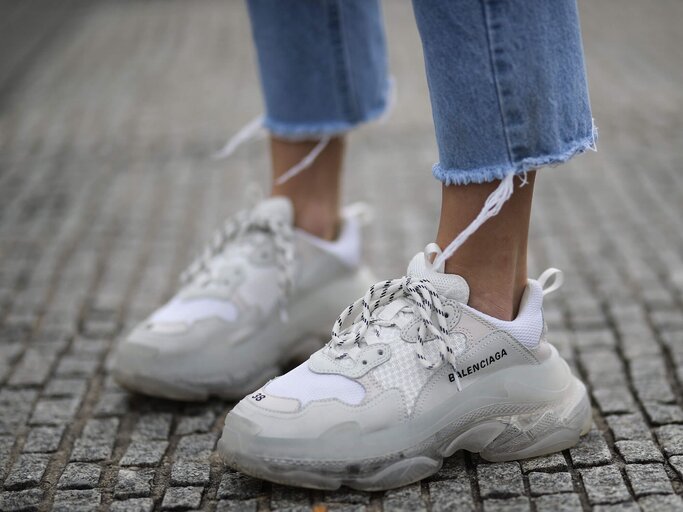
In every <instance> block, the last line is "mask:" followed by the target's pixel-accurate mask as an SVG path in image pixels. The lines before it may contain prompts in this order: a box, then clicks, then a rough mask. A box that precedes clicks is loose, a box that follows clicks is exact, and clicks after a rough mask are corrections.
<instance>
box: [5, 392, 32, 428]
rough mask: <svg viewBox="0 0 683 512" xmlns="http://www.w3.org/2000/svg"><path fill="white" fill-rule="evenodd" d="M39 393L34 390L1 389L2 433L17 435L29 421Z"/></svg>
mask: <svg viewBox="0 0 683 512" xmlns="http://www.w3.org/2000/svg"><path fill="white" fill-rule="evenodd" d="M37 395H38V393H37V392H36V391H33V390H28V389H22V390H8V389H3V390H0V434H11V435H15V433H16V431H17V430H18V429H19V428H20V427H21V426H22V425H24V424H26V422H27V421H28V418H29V416H30V415H31V410H32V409H33V402H34V400H35V398H36V396H37Z"/></svg>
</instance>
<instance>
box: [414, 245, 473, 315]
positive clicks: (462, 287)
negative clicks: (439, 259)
mask: <svg viewBox="0 0 683 512" xmlns="http://www.w3.org/2000/svg"><path fill="white" fill-rule="evenodd" d="M408 276H410V277H413V278H415V279H427V280H428V281H429V282H430V283H432V286H434V289H435V290H436V291H437V292H438V293H439V294H440V295H443V296H444V297H447V298H449V299H454V300H456V301H458V302H462V303H463V304H467V301H468V300H469V298H470V287H469V286H468V284H467V281H465V279H464V278H462V277H460V276H459V275H457V274H445V273H443V272H439V271H438V270H437V269H435V268H433V267H432V266H431V264H428V263H427V256H426V254H425V253H423V252H418V253H417V254H416V255H415V256H413V259H412V260H410V264H409V265H408Z"/></svg>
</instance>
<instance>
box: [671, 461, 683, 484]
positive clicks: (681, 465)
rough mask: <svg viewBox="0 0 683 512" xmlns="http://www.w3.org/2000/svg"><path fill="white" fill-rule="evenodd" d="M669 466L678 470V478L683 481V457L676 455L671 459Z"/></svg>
mask: <svg viewBox="0 0 683 512" xmlns="http://www.w3.org/2000/svg"><path fill="white" fill-rule="evenodd" d="M669 464H671V467H672V468H674V469H675V470H676V473H678V478H680V479H681V480H683V456H680V455H676V456H674V457H671V458H670V459H669Z"/></svg>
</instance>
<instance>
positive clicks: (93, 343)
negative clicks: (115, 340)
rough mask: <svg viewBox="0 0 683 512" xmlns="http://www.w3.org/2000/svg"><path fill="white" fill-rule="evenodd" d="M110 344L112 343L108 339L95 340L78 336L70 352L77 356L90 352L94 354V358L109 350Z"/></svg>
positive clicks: (89, 353) (91, 354)
mask: <svg viewBox="0 0 683 512" xmlns="http://www.w3.org/2000/svg"><path fill="white" fill-rule="evenodd" d="M109 345H110V343H109V341H108V340H93V339H87V338H80V337H77V338H76V339H75V340H74V341H73V342H72V344H71V347H70V348H69V354H70V355H76V356H78V355H84V354H88V355H90V356H94V358H98V357H99V356H101V355H103V354H104V353H105V352H107V350H109Z"/></svg>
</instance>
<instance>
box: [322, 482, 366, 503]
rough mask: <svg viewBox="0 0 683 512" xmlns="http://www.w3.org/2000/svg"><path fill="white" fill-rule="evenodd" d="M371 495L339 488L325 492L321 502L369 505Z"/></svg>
mask: <svg viewBox="0 0 683 512" xmlns="http://www.w3.org/2000/svg"><path fill="white" fill-rule="evenodd" d="M370 498H371V495H370V493H369V492H364V491H356V490H354V489H349V488H348V487H343V486H342V487H341V488H340V489H337V490H336V491H325V495H324V496H323V501H325V502H326V503H352V504H357V505H369V504H370Z"/></svg>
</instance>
